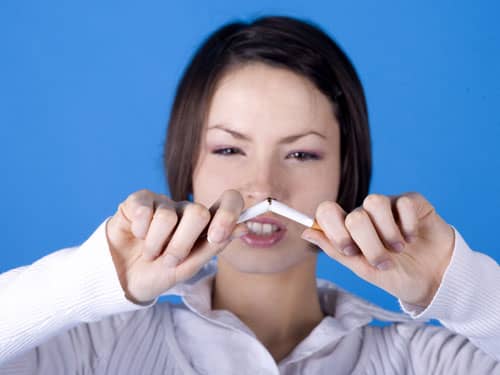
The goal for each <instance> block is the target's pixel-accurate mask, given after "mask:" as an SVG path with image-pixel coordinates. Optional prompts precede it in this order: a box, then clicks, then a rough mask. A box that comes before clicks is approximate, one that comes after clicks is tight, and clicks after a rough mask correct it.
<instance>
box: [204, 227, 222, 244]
mask: <svg viewBox="0 0 500 375" xmlns="http://www.w3.org/2000/svg"><path fill="white" fill-rule="evenodd" d="M223 239H224V230H223V229H221V228H214V229H212V230H211V231H210V232H209V233H208V236H207V240H208V242H210V243H219V242H222V240H223Z"/></svg>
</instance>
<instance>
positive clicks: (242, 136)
mask: <svg viewBox="0 0 500 375" xmlns="http://www.w3.org/2000/svg"><path fill="white" fill-rule="evenodd" d="M212 129H219V130H223V131H225V132H227V133H229V134H231V135H232V136H233V137H234V138H237V139H241V140H243V141H251V138H250V137H248V136H246V135H245V134H242V133H240V132H237V131H236V130H233V129H229V128H227V127H225V126H224V125H214V126H211V127H209V128H208V129H207V131H208V130H212ZM306 135H317V136H318V137H320V138H323V139H326V136H324V135H323V134H321V133H318V132H317V131H314V130H310V131H308V132H305V133H301V134H294V135H289V136H287V137H284V138H281V139H280V141H279V143H280V144H284V143H292V142H295V141H296V140H297V139H299V138H302V137H305V136H306Z"/></svg>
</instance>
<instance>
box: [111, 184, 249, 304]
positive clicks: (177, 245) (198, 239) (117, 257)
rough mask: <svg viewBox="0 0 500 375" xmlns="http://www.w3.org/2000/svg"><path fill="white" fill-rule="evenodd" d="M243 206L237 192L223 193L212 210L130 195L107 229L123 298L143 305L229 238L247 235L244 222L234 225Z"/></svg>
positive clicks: (158, 197) (187, 275)
mask: <svg viewBox="0 0 500 375" xmlns="http://www.w3.org/2000/svg"><path fill="white" fill-rule="evenodd" d="M243 206H244V202H243V198H242V197H241V194H240V193H239V192H238V191H235V190H228V191H226V192H224V193H223V194H222V196H221V198H220V199H219V200H218V201H217V202H216V203H215V204H214V205H213V206H212V207H210V208H206V207H205V206H203V205H201V204H198V203H191V202H186V201H185V202H174V201H172V200H171V199H169V198H168V197H166V196H164V195H158V194H155V193H153V192H150V191H147V190H141V191H138V192H136V193H133V194H131V195H130V196H129V197H128V198H127V199H126V200H125V201H124V202H123V203H121V204H120V205H119V207H118V210H117V212H116V214H115V215H114V216H113V217H112V218H111V219H110V220H109V221H108V223H107V227H106V234H107V238H108V243H109V247H110V250H111V255H112V258H113V262H114V264H115V267H116V271H117V274H118V277H119V279H120V283H121V285H122V288H123V290H124V291H125V294H126V296H127V298H128V299H130V300H131V301H133V302H136V303H147V302H149V301H151V300H153V299H154V298H156V297H157V296H159V295H160V294H162V293H163V292H165V291H166V290H168V289H169V288H171V287H173V286H174V285H175V284H177V283H179V282H181V281H184V280H186V279H189V278H190V277H192V276H194V275H195V274H196V272H198V270H199V269H200V268H201V267H202V266H203V265H204V264H205V263H207V262H208V261H209V260H210V259H211V258H212V257H213V256H214V255H216V254H218V253H219V252H220V251H221V250H223V249H224V248H225V247H226V246H227V244H228V243H229V242H230V241H231V240H232V239H234V238H237V237H240V236H242V235H243V234H245V233H246V232H247V231H248V230H247V228H246V226H245V225H244V224H239V225H236V221H237V219H238V217H239V216H240V213H241V211H242V210H243ZM207 226H208V227H209V228H208V238H210V242H208V241H207V238H206V233H207V230H206V227H207Z"/></svg>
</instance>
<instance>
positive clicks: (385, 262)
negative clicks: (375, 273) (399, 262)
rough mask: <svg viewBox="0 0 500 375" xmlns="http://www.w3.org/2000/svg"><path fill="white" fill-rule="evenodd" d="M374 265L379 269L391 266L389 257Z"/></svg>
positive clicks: (382, 269) (383, 269)
mask: <svg viewBox="0 0 500 375" xmlns="http://www.w3.org/2000/svg"><path fill="white" fill-rule="evenodd" d="M375 267H377V269H379V270H380V271H385V270H388V269H389V268H391V267H392V261H391V260H390V259H387V260H384V261H382V262H380V263H378V264H377V265H375Z"/></svg>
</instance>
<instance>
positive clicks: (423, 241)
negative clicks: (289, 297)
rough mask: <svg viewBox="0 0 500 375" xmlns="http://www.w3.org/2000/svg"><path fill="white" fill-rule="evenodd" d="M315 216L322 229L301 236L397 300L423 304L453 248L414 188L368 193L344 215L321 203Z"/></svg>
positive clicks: (450, 235)
mask: <svg viewBox="0 0 500 375" xmlns="http://www.w3.org/2000/svg"><path fill="white" fill-rule="evenodd" d="M316 220H317V222H318V224H319V225H320V226H321V228H322V229H323V231H324V234H323V233H321V232H320V231H316V230H312V229H306V230H305V231H304V233H303V236H302V237H303V238H304V239H307V240H309V241H310V242H312V243H314V244H316V245H317V246H319V247H320V248H321V249H323V250H324V251H325V252H326V253H327V254H328V255H329V256H330V257H331V258H333V259H335V260H337V261H339V262H340V263H341V264H343V265H344V266H346V267H348V268H349V269H351V270H352V271H353V272H354V273H355V274H357V275H358V276H359V277H361V278H363V279H364V280H366V281H368V282H370V283H372V284H374V285H376V286H378V287H380V288H382V289H384V290H385V291H387V292H388V293H390V294H392V295H394V296H395V297H397V298H399V299H401V300H402V301H404V302H406V303H410V304H414V305H419V306H422V307H426V306H427V305H428V304H429V303H430V302H431V300H432V298H433V297H434V294H435V293H436V290H437V288H438V287H439V285H440V283H441V279H442V277H443V274H444V271H445V270H446V267H447V266H448V264H449V262H450V259H451V255H452V252H453V247H454V242H455V238H454V231H453V228H451V227H450V226H449V225H448V224H447V223H446V222H445V221H444V220H443V219H442V218H441V217H440V216H438V215H437V213H436V212H435V210H434V208H433V207H432V206H431V205H430V204H429V202H427V200H426V199H425V198H424V197H423V196H421V195H420V194H418V193H408V194H404V195H401V196H396V197H387V196H383V195H376V194H372V195H369V196H368V197H367V198H366V199H365V200H364V202H363V206H362V207H358V208H356V209H355V210H354V211H352V212H351V213H349V214H346V213H345V211H344V210H343V209H342V208H341V207H340V206H339V205H338V204H337V203H334V202H328V201H327V202H323V203H321V204H320V205H319V207H318V209H317V211H316Z"/></svg>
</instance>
